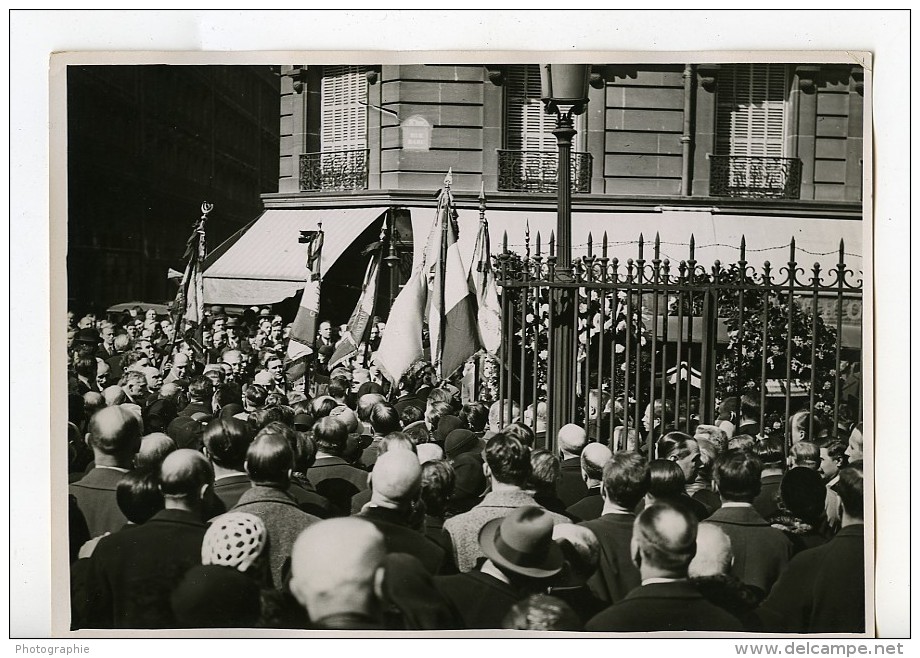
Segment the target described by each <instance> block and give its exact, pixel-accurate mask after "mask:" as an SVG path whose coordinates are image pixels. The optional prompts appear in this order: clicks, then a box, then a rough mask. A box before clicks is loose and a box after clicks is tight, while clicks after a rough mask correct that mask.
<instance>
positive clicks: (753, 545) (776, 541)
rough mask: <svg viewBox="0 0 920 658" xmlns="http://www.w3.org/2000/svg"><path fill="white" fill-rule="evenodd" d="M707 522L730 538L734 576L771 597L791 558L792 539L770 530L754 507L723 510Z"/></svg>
mask: <svg viewBox="0 0 920 658" xmlns="http://www.w3.org/2000/svg"><path fill="white" fill-rule="evenodd" d="M705 523H714V524H716V525H718V526H719V527H720V528H722V530H724V531H725V534H727V535H728V537H729V539H731V542H732V552H733V553H734V555H735V561H734V563H733V564H732V574H734V575H735V576H736V577H737V578H738V579H739V580H741V582H743V583H747V584H748V585H753V586H754V587H759V588H760V589H761V590H762V591H763V592H764V593H767V594H769V592H770V588H772V587H773V583H775V582H776V580H777V579H778V578H779V575H780V573H782V571H783V569H785V568H786V565H787V564H788V563H789V559H790V558H791V557H792V552H793V546H792V542H791V541H789V538H788V537H786V535H784V534H783V532H782V531H781V530H777V529H776V528H773V527H770V524H769V523H767V522H766V521H765V520H764V518H763V517H762V516H760V514H758V513H757V511H756V510H754V508H753V507H721V508H719V509H717V510H716V511H715V512H713V513H712V516H710V517H709V518H708V519H706V521H705Z"/></svg>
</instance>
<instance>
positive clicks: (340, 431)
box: [313, 416, 348, 457]
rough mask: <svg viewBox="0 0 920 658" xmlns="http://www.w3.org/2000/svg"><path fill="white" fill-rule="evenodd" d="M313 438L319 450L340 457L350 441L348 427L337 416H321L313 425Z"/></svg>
mask: <svg viewBox="0 0 920 658" xmlns="http://www.w3.org/2000/svg"><path fill="white" fill-rule="evenodd" d="M313 440H314V441H316V448H317V450H321V451H322V452H325V453H326V454H328V455H334V456H336V457H340V456H341V455H342V453H343V452H345V447H346V445H347V443H348V428H346V427H345V423H343V422H342V421H340V420H337V419H335V418H330V417H328V416H326V417H325V418H320V419H319V420H318V421H316V423H315V424H314V425H313Z"/></svg>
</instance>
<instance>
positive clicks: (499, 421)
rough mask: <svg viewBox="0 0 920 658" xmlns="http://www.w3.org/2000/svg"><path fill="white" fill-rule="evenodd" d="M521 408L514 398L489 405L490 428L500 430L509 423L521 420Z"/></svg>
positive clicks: (494, 430) (493, 430) (495, 430)
mask: <svg viewBox="0 0 920 658" xmlns="http://www.w3.org/2000/svg"><path fill="white" fill-rule="evenodd" d="M520 418H521V408H520V406H518V403H517V402H515V401H513V400H498V401H496V402H493V403H492V406H491V407H489V429H490V430H491V431H492V432H500V431H501V429H502V428H503V427H504V426H505V425H507V424H508V423H513V422H515V421H518V420H520Z"/></svg>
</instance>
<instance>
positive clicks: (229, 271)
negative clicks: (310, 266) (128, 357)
mask: <svg viewBox="0 0 920 658" xmlns="http://www.w3.org/2000/svg"><path fill="white" fill-rule="evenodd" d="M386 211H387V208H386V207H379V206H377V207H372V208H339V209H316V210H305V209H293V210H281V209H272V210H266V211H265V212H264V213H263V214H262V216H261V217H259V219H258V220H256V221H255V222H254V223H253V224H252V225H251V226H250V227H249V229H248V230H247V231H246V232H245V233H243V234H242V235H241V236H234V238H231V239H235V242H234V243H233V244H232V245H231V246H230V247H229V248H227V249H226V250H225V251H224V252H223V253H222V254H221V255H220V256H219V257H218V258H217V259H216V260H215V261H214V262H213V263H211V264H210V266H208V267H207V269H205V271H204V299H205V301H206V302H207V303H208V304H238V305H243V306H248V305H250V304H271V303H273V302H279V301H281V300H283V299H287V298H288V297H291V296H292V295H294V294H295V293H296V292H297V291H298V290H300V289H302V288H303V286H304V280H305V277H306V245H303V244H301V243H300V232H301V231H315V230H317V229H318V228H319V225H320V224H322V230H323V252H322V261H321V263H320V270H321V272H322V274H323V275H325V274H326V273H327V272H328V271H329V268H331V267H332V266H333V265H334V264H335V262H336V261H337V260H338V259H339V257H340V256H341V255H342V253H343V252H344V251H345V250H346V249H347V248H348V246H349V245H351V243H352V242H354V240H355V239H356V238H357V237H358V236H360V235H361V234H362V233H363V232H364V230H365V229H367V227H368V226H370V225H371V224H372V223H373V222H374V221H375V220H377V219H379V218H380V217H381V216H382V215H383V214H384V213H385V212H386ZM222 248H223V247H218V249H222Z"/></svg>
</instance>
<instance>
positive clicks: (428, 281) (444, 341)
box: [375, 172, 479, 384]
mask: <svg viewBox="0 0 920 658" xmlns="http://www.w3.org/2000/svg"><path fill="white" fill-rule="evenodd" d="M450 178H451V174H450V172H448V175H447V178H446V179H445V180H444V184H445V187H444V189H442V190H441V194H440V195H439V197H438V209H437V212H436V213H435V220H434V223H433V224H432V227H431V231H430V233H429V234H428V243H427V244H426V246H425V250H424V252H423V255H422V258H421V262H420V263H419V264H417V265H416V268H415V270H413V272H412V276H410V277H409V281H408V282H407V283H406V285H405V286H404V287H403V289H402V290H401V291H400V293H399V295H398V296H397V297H396V300H395V301H394V302H393V307H392V308H391V309H390V317H389V320H388V321H387V324H386V327H385V328H384V330H383V336H382V337H381V339H380V347H379V348H378V349H377V354H376V356H375V361H376V363H377V366H378V367H379V368H380V371H381V372H382V373H383V374H384V375H385V376H386V377H387V379H389V380H390V381H391V382H393V383H394V384H395V383H396V382H398V381H399V379H400V377H402V375H403V374H404V373H405V372H406V370H408V369H409V366H411V365H412V363H413V362H414V361H418V360H419V359H421V358H423V357H424V354H425V345H424V342H423V339H422V330H423V327H424V325H425V324H426V323H427V324H428V334H429V347H430V350H431V360H432V361H433V363H434V366H435V370H436V371H437V373H438V375H439V376H440V377H441V378H442V379H446V378H447V377H449V376H450V375H451V374H452V373H453V372H454V371H455V370H457V369H458V368H459V367H460V366H462V365H463V363H464V362H466V360H467V359H469V358H470V357H471V356H473V355H474V354H475V353H476V352H477V351H478V350H479V337H478V333H477V330H476V298H475V296H474V295H473V294H472V292H471V291H470V285H469V272H468V270H467V268H465V267H464V265H463V261H462V260H461V258H460V247H459V245H458V243H457V224H456V219H455V215H456V213H455V211H454V207H453V197H452V196H451V193H450Z"/></svg>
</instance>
